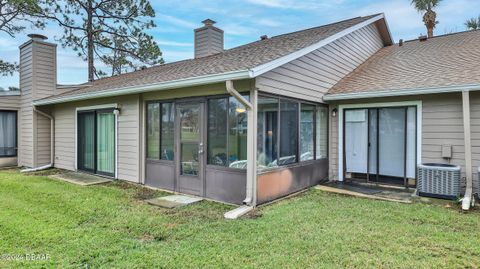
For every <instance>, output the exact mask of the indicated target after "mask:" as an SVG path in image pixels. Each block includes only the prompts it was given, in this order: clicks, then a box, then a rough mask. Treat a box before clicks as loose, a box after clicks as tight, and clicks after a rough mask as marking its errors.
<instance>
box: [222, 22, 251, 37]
mask: <svg viewBox="0 0 480 269" xmlns="http://www.w3.org/2000/svg"><path fill="white" fill-rule="evenodd" d="M222 29H223V30H224V31H225V34H226V35H235V36H250V37H251V36H252V35H253V34H254V33H255V32H256V29H254V28H250V27H247V26H243V25H239V24H235V23H228V24H224V25H223V27H222Z"/></svg>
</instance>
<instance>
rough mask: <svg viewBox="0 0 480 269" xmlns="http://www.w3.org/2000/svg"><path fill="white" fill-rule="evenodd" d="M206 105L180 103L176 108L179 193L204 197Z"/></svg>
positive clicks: (177, 185) (177, 187) (177, 188)
mask: <svg viewBox="0 0 480 269" xmlns="http://www.w3.org/2000/svg"><path fill="white" fill-rule="evenodd" d="M204 107H205V105H204V103H199V102H196V103H179V104H178V105H177V106H176V117H177V119H178V120H177V128H176V129H177V130H176V133H177V134H178V135H177V136H176V137H178V138H179V139H177V142H176V152H177V154H176V155H175V156H176V162H177V165H176V167H177V182H176V186H175V189H176V191H177V192H181V193H187V194H193V195H198V196H203V195H204V193H203V182H204V180H203V178H204V134H203V133H204V132H203V128H204V127H203V125H204V124H203V122H204V120H203V118H204Z"/></svg>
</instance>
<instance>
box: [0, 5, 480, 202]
mask: <svg viewBox="0 0 480 269" xmlns="http://www.w3.org/2000/svg"><path fill="white" fill-rule="evenodd" d="M204 24H205V25H204V26H203V27H201V28H199V29H196V30H195V58H194V59H191V60H185V61H179V62H174V63H170V64H165V65H161V66H157V67H152V68H147V69H144V70H139V71H135V72H131V73H128V74H123V75H119V76H114V77H110V78H105V79H99V80H97V81H95V82H92V83H86V84H82V85H73V86H59V85H57V77H56V46H55V45H54V44H50V43H47V42H45V40H44V38H43V37H41V36H35V35H33V36H31V37H32V39H31V40H30V41H28V42H27V43H25V44H24V45H22V46H21V47H20V88H21V95H20V96H18V95H15V96H0V110H1V112H0V125H1V126H2V128H3V129H2V130H7V129H8V130H16V131H17V132H18V133H17V134H16V137H18V165H19V166H26V167H41V166H45V167H48V166H49V165H53V166H55V167H58V168H63V169H67V170H78V171H85V172H90V173H95V174H100V175H105V176H110V177H114V178H118V179H122V180H127V181H131V182H136V183H141V184H145V185H147V186H151V187H155V188H160V189H164V190H169V191H176V192H180V193H187V194H193V195H199V196H203V197H206V198H209V199H213V200H218V201H223V202H227V203H233V204H242V203H246V204H248V205H253V206H255V205H257V204H262V203H265V202H268V201H272V200H274V199H277V198H280V197H283V196H286V195H288V194H290V193H293V192H296V191H299V190H302V189H305V188H307V187H310V186H313V185H316V184H318V183H319V182H321V181H322V180H326V179H331V180H345V179H346V178H368V180H369V181H374V182H377V181H378V182H386V183H390V184H397V185H401V186H413V185H414V184H415V167H416V164H418V163H421V162H445V161H450V162H452V163H455V164H460V165H463V164H464V162H465V159H466V157H465V154H464V142H465V141H464V136H463V134H464V133H463V130H464V126H463V121H462V119H463V117H464V115H467V114H463V113H462V94H461V93H460V92H462V91H465V92H464V93H463V102H464V103H463V104H464V105H465V102H466V101H468V91H469V90H472V91H473V90H478V89H480V76H479V74H478V73H479V72H480V70H479V69H478V68H477V64H478V60H479V58H480V49H478V46H476V45H475V44H478V42H479V41H480V32H466V33H460V34H456V35H451V36H443V37H437V38H433V39H428V40H426V41H423V42H420V41H410V42H405V43H402V45H394V44H393V41H392V37H391V35H390V32H389V30H388V26H387V23H386V21H385V18H384V15H383V14H377V15H372V16H367V17H358V18H353V19H350V20H346V21H342V22H337V23H333V24H329V25H324V26H320V27H316V28H311V29H307V30H303V31H298V32H294V33H289V34H285V35H280V36H276V37H271V38H267V37H262V38H261V39H260V40H258V41H256V42H253V43H250V44H246V45H243V46H240V47H236V48H233V49H229V50H224V48H223V31H222V30H220V29H218V28H216V27H215V26H213V24H214V22H213V21H211V20H206V21H204ZM471 95H472V96H471V103H472V109H471V112H472V120H471V122H472V132H471V136H472V141H473V147H472V150H473V156H474V160H473V161H474V166H475V167H476V166H477V165H478V164H479V161H480V157H479V156H480V152H477V151H480V144H478V143H479V141H480V132H479V130H478V128H480V127H479V126H477V125H478V124H480V122H478V123H477V122H476V121H478V119H477V118H480V117H479V116H480V115H477V116H475V115H476V114H478V113H480V110H478V109H476V108H475V105H476V104H477V103H479V102H480V95H477V94H476V93H472V94H471ZM477 110H478V111H477ZM4 111H9V112H4ZM9 113H10V114H9ZM17 114H18V124H17V123H16V122H15V123H12V122H11V121H8V120H3V118H5V119H7V118H8V117H10V118H11V117H13V116H12V115H17ZM467 116H468V115H467ZM14 125H18V129H16V128H14ZM2 135H3V136H7V137H11V134H10V133H6V132H5V131H0V154H1V153H2V151H1V150H2V148H4V151H8V152H9V153H12V152H11V150H10V151H9V149H11V148H15V147H16V140H15V141H13V142H12V141H11V140H8V139H7V140H5V141H1V138H2ZM1 143H3V144H1ZM477 144H478V145H477ZM449 145H451V146H452V147H453V151H452V152H453V154H452V156H451V158H450V159H444V158H442V146H443V147H444V148H445V147H448V146H449ZM13 153H15V152H13ZM5 155H8V156H9V157H8V158H6V159H5V160H8V164H13V163H15V162H17V159H16V158H15V156H14V155H16V154H5ZM467 155H468V154H467ZM447 157H448V156H447ZM2 160H3V159H2ZM5 163H7V161H5ZM463 171H465V169H463ZM467 174H468V173H467ZM377 175H378V176H377Z"/></svg>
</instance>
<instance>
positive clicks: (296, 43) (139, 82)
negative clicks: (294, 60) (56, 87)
mask: <svg viewBox="0 0 480 269" xmlns="http://www.w3.org/2000/svg"><path fill="white" fill-rule="evenodd" d="M375 16H377V15H372V16H365V17H357V18H353V19H349V20H345V21H341V22H337V23H333V24H328V25H324V26H320V27H315V28H311V29H306V30H302V31H298V32H293V33H289V34H284V35H279V36H275V37H272V38H269V39H266V40H259V41H256V42H253V43H249V44H246V45H243V46H239V47H236V48H232V49H228V50H225V51H224V52H222V53H218V54H215V55H211V56H207V57H203V58H197V59H190V60H184V61H179V62H173V63H169V64H164V65H159V66H155V67H151V68H147V69H144V70H139V71H135V72H131V73H126V74H122V75H119V76H113V77H109V78H104V79H99V80H96V81H94V82H93V83H92V84H91V85H89V86H86V84H85V86H79V88H78V89H75V90H72V91H69V92H66V93H63V94H60V95H56V96H53V97H49V98H59V97H68V96H76V95H84V94H88V93H90V92H99V91H108V90H111V89H118V88H126V87H135V86H144V85H149V84H154V83H162V82H168V81H176V80H180V79H186V78H193V77H200V76H205V75H214V74H222V73H227V72H234V71H242V70H248V69H251V68H254V67H256V66H259V65H262V64H265V63H268V62H271V61H273V60H275V59H278V58H281V57H283V56H286V55H288V54H291V53H293V52H295V51H298V50H301V49H303V48H306V47H308V46H310V45H313V44H315V43H317V42H320V41H322V40H324V39H326V38H328V37H330V36H332V35H334V34H336V33H339V32H341V31H343V30H345V29H347V28H350V27H352V26H354V25H356V24H359V23H362V22H364V21H367V20H369V19H371V18H373V17H375ZM49 98H46V99H49ZM46 99H42V101H43V100H46Z"/></svg>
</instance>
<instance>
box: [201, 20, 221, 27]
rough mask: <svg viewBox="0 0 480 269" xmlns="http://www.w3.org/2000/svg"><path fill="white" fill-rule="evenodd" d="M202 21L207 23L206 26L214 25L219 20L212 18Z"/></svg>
mask: <svg viewBox="0 0 480 269" xmlns="http://www.w3.org/2000/svg"><path fill="white" fill-rule="evenodd" d="M202 23H203V24H205V26H213V25H214V24H215V23H217V22H216V21H214V20H212V19H206V20H204V21H202Z"/></svg>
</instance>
